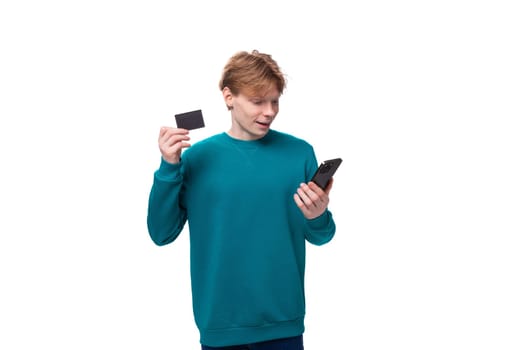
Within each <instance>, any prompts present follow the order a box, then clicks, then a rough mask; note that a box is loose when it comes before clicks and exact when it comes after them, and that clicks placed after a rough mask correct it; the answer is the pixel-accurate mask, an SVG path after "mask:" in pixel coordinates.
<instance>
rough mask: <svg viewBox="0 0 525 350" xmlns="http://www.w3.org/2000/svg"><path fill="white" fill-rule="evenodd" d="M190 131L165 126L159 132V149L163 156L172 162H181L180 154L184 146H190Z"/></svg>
mask: <svg viewBox="0 0 525 350" xmlns="http://www.w3.org/2000/svg"><path fill="white" fill-rule="evenodd" d="M189 139H190V137H189V131H188V130H186V129H179V128H171V127H168V126H163V127H161V128H160V133H159V149H160V153H161V154H162V158H163V159H164V160H165V161H166V162H168V163H171V164H177V163H179V162H180V155H181V153H182V149H183V148H187V147H190V146H191V145H190V144H189V143H188V142H187V141H189Z"/></svg>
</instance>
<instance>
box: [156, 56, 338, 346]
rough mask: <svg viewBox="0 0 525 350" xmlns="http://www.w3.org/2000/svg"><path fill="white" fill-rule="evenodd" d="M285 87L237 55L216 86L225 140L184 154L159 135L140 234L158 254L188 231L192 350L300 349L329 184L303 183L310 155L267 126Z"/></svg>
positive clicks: (181, 138) (261, 60) (259, 64)
mask: <svg viewBox="0 0 525 350" xmlns="http://www.w3.org/2000/svg"><path fill="white" fill-rule="evenodd" d="M285 85H286V81H285V78H284V76H283V74H282V72H281V70H280V68H279V66H278V65H277V63H276V62H275V61H274V60H273V58H272V57H271V56H270V55H268V54H263V53H260V52H258V51H253V52H251V53H248V52H239V53H237V54H235V55H234V56H233V57H231V58H230V60H229V61H228V62H227V64H226V66H225V67H224V71H223V75H222V78H221V81H220V84H219V87H220V89H221V91H222V95H223V97H224V102H225V104H226V106H227V108H228V110H230V111H231V127H230V129H229V130H228V131H227V132H224V133H220V134H217V135H214V136H211V137H209V138H207V139H205V140H202V141H200V142H197V143H195V144H194V145H193V146H191V147H190V143H189V140H190V138H189V132H188V130H185V129H178V128H171V127H162V128H161V130H160V134H159V139H158V142H159V148H160V152H161V154H162V159H161V164H160V167H159V169H158V170H157V171H156V172H155V174H154V179H153V185H152V188H151V192H150V197H149V207H148V217H147V223H148V230H149V234H150V236H151V239H152V240H153V241H154V242H155V243H156V244H157V245H165V244H168V243H171V242H172V241H174V240H175V239H176V238H177V236H178V235H179V233H180V232H181V231H182V229H183V227H184V225H185V224H186V222H188V225H189V234H190V246H191V248H190V256H191V259H190V260H191V262H190V263H191V283H192V298H193V310H194V315H195V321H196V324H197V327H198V329H199V332H200V341H201V344H202V349H257V350H271V349H288V350H300V349H303V340H302V334H303V332H304V316H305V292H304V270H305V249H306V248H305V242H306V241H308V242H310V243H312V244H315V245H322V244H324V243H327V242H328V241H330V240H331V239H332V237H333V235H334V233H335V223H334V220H333V218H332V214H331V212H330V211H329V210H328V208H327V207H328V201H329V197H328V195H329V193H330V189H331V187H332V182H333V180H331V181H330V183H329V185H328V187H327V188H326V189H325V190H324V191H323V190H322V189H321V188H320V187H318V186H317V185H316V184H315V183H313V182H311V181H309V180H310V179H311V177H312V176H313V174H314V173H315V170H316V169H317V166H318V163H317V160H316V156H315V153H314V150H313V147H312V146H311V145H310V144H308V143H307V142H306V141H303V140H301V139H299V138H296V137H294V136H292V135H289V134H285V133H282V132H278V131H275V130H273V129H272V128H271V125H272V122H273V121H274V119H275V117H276V116H277V113H278V112H279V98H280V96H281V95H282V93H283V90H284V88H285ZM183 149H184V152H182V150H183Z"/></svg>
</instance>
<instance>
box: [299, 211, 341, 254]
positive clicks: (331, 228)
mask: <svg viewBox="0 0 525 350" xmlns="http://www.w3.org/2000/svg"><path fill="white" fill-rule="evenodd" d="M306 227H307V233H306V240H307V241H308V242H310V243H312V244H314V245H323V244H325V243H328V242H330V241H331V240H332V238H333V237H334V234H335V222H334V219H333V218H332V213H331V212H330V211H329V210H328V209H327V210H326V211H325V212H324V213H323V214H322V215H321V216H319V217H316V218H315V219H310V220H307V221H306Z"/></svg>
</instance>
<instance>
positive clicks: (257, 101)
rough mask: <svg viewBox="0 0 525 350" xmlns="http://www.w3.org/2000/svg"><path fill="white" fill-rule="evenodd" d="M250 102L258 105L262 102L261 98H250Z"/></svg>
mask: <svg viewBox="0 0 525 350" xmlns="http://www.w3.org/2000/svg"><path fill="white" fill-rule="evenodd" d="M252 103H253V104H255V105H260V104H262V100H252Z"/></svg>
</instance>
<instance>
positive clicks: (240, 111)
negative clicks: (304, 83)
mask: <svg viewBox="0 0 525 350" xmlns="http://www.w3.org/2000/svg"><path fill="white" fill-rule="evenodd" d="M280 96H281V94H280V93H279V91H278V90H277V88H276V87H275V86H273V87H272V88H271V89H269V90H267V91H266V93H265V94H264V95H260V96H257V95H256V96H247V95H244V94H242V93H240V94H238V95H237V96H233V95H228V96H226V95H225V100H226V103H227V104H229V105H231V106H232V109H231V113H232V126H231V129H230V135H231V136H232V137H234V138H237V139H241V140H257V139H260V138H262V137H263V136H264V135H266V134H267V133H268V131H269V130H270V125H271V124H272V122H273V120H274V119H275V117H276V116H277V113H279V97H280Z"/></svg>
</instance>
